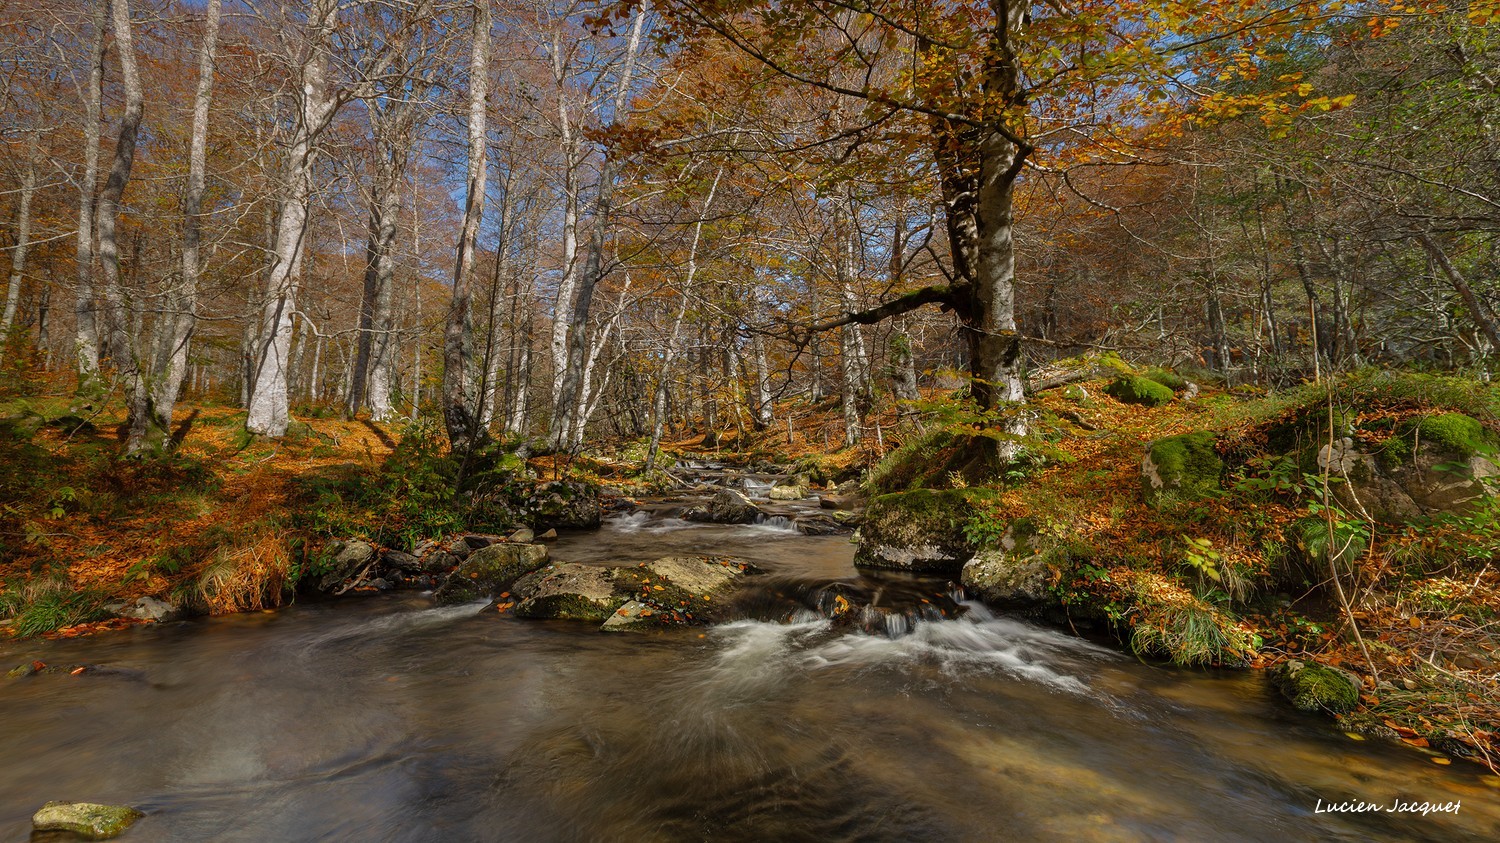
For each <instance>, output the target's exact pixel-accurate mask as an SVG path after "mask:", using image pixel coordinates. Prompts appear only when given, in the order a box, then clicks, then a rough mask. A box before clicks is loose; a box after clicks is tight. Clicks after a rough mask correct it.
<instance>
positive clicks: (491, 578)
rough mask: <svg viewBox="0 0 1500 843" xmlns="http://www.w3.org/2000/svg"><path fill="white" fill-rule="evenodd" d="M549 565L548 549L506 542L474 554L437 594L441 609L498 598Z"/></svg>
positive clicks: (449, 577) (543, 546)
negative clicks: (472, 601)
mask: <svg viewBox="0 0 1500 843" xmlns="http://www.w3.org/2000/svg"><path fill="white" fill-rule="evenodd" d="M546 564H547V546H546V545H541V544H515V543H510V542H505V543H501V544H492V545H489V546H487V547H481V548H479V549H478V550H475V551H472V552H471V553H470V554H469V557H468V558H467V559H465V560H464V561H463V563H462V564H460V565H459V566H458V568H457V569H456V570H454V572H453V573H452V574H449V575H448V579H447V580H445V581H444V582H443V584H442V585H441V586H439V587H438V590H437V591H436V592H434V594H433V598H434V599H435V600H436V601H437V602H438V603H439V604H440V605H447V604H453V603H464V602H467V601H470V600H477V599H479V598H481V597H494V596H495V595H497V594H500V593H501V592H503V591H505V590H506V589H507V588H509V587H510V586H511V584H512V583H514V582H515V581H516V580H518V579H520V578H521V577H523V576H525V575H527V574H529V573H531V572H532V571H535V570H537V569H538V568H541V567H542V566H543V565H546Z"/></svg>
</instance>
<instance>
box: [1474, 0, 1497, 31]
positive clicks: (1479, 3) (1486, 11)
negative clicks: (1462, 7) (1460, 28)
mask: <svg viewBox="0 0 1500 843" xmlns="http://www.w3.org/2000/svg"><path fill="white" fill-rule="evenodd" d="M1468 17H1469V23H1471V24H1473V25H1474V26H1488V25H1489V24H1491V23H1494V22H1496V21H1500V0H1471V2H1470V3H1469V15H1468Z"/></svg>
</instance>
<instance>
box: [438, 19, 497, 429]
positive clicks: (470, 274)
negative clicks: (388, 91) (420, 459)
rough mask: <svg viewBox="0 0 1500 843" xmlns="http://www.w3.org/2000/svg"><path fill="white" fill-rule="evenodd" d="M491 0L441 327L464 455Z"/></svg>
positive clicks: (475, 396) (475, 406)
mask: <svg viewBox="0 0 1500 843" xmlns="http://www.w3.org/2000/svg"><path fill="white" fill-rule="evenodd" d="M489 3H490V0H476V2H475V3H474V30H473V44H472V47H471V52H470V55H469V166H468V180H467V184H466V185H465V193H464V220H463V228H462V229H461V230H460V232H459V237H458V254H457V258H456V260H455V262H454V267H453V303H452V305H451V306H450V307H449V308H448V320H447V325H446V328H445V330H444V332H443V419H444V421H445V422H446V424H447V428H448V442H449V445H450V446H451V448H452V450H453V452H454V453H456V454H463V455H467V454H468V453H469V452H470V451H471V450H473V449H474V448H475V447H477V446H479V445H481V444H483V443H484V440H485V438H486V437H485V431H484V429H483V428H482V427H481V426H480V424H479V420H480V412H479V401H480V398H481V396H480V394H479V393H480V390H479V389H478V386H479V385H478V384H477V383H475V380H476V379H475V378H474V377H473V372H471V371H470V368H471V366H472V365H473V327H472V324H471V323H472V321H473V320H472V318H471V310H472V306H473V299H474V290H473V287H474V243H475V239H476V238H477V237H478V235H479V223H480V219H481V218H482V217H483V216H484V193H485V182H486V177H487V172H486V169H487V168H486V161H485V151H486V150H485V146H486V144H485V118H486V116H487V114H486V94H487V92H488V89H489V67H490V59H489V55H490V54H489V50H490V6H489Z"/></svg>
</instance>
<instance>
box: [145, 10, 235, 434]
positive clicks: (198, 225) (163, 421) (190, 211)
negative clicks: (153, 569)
mask: <svg viewBox="0 0 1500 843" xmlns="http://www.w3.org/2000/svg"><path fill="white" fill-rule="evenodd" d="M221 5H222V0H208V4H207V6H206V8H205V19H204V29H203V47H202V49H201V51H200V52H199V54H198V88H197V91H196V92H195V93H194V95H193V128H192V139H191V141H190V142H189V148H188V178H187V190H186V191H185V192H184V194H183V198H182V280H181V282H180V284H179V286H178V288H177V289H176V291H175V295H171V296H169V297H168V299H167V301H168V305H167V307H166V308H164V309H163V312H162V314H161V315H160V316H159V317H158V318H157V320H156V330H155V346H156V348H155V353H154V354H153V355H152V363H151V373H150V376H149V377H146V378H143V384H142V385H143V387H144V388H143V389H138V390H136V394H135V400H134V401H132V406H131V408H130V438H129V442H128V443H127V450H128V451H129V452H130V453H138V452H143V451H145V452H156V451H161V450H163V449H165V448H166V447H167V446H168V444H169V443H170V442H171V428H172V411H173V409H174V408H175V407H176V405H177V397H178V394H179V393H180V391H181V389H182V379H183V376H184V374H185V373H186V371H187V363H188V347H189V344H190V342H191V341H192V336H193V331H194V328H195V327H196V323H197V315H198V279H199V276H200V274H201V273H202V269H203V261H202V256H201V255H200V245H201V241H202V232H203V221H202V217H201V214H202V212H203V191H204V186H205V174H206V171H207V169H208V164H207V162H208V112H209V106H210V104H211V103H212V101H213V85H214V56H215V54H216V52H217V49H218V43H219V13H220V7H221ZM142 403H143V404H144V406H139V404H142Z"/></svg>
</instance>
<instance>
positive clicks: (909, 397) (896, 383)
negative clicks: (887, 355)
mask: <svg viewBox="0 0 1500 843" xmlns="http://www.w3.org/2000/svg"><path fill="white" fill-rule="evenodd" d="M891 391H892V393H894V394H895V396H896V417H897V418H899V419H901V420H903V421H909V420H912V419H915V418H916V416H917V408H916V407H915V406H914V404H915V402H917V401H920V400H921V399H922V393H921V392H919V391H918V390H917V364H916V359H915V358H914V357H913V356H912V353H911V337H910V336H908V335H907V333H906V332H905V331H904V330H901V329H900V327H898V328H897V329H896V332H895V333H894V334H892V335H891Z"/></svg>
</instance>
